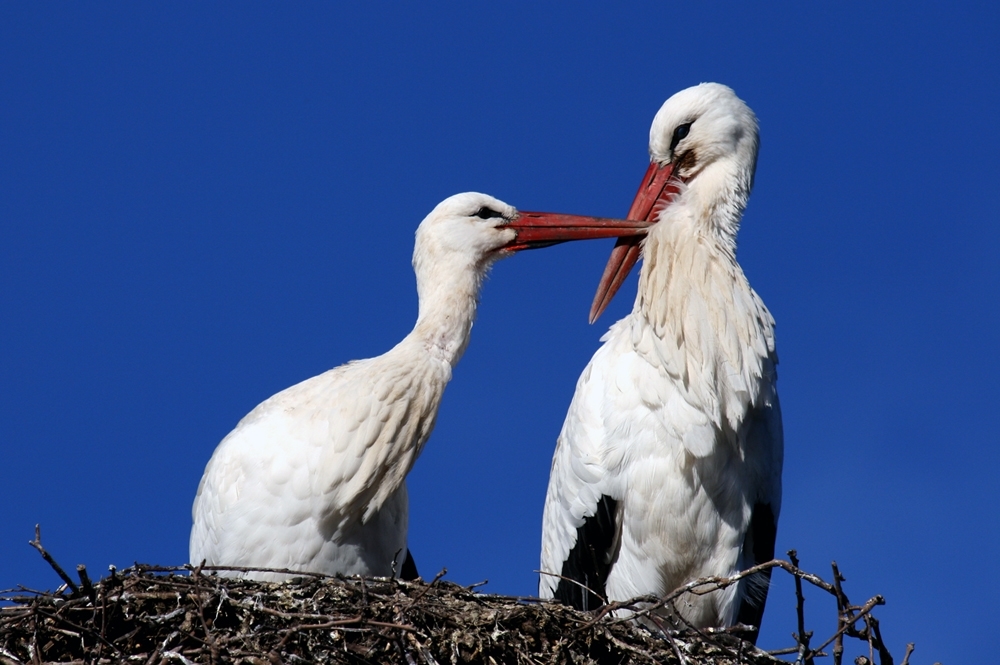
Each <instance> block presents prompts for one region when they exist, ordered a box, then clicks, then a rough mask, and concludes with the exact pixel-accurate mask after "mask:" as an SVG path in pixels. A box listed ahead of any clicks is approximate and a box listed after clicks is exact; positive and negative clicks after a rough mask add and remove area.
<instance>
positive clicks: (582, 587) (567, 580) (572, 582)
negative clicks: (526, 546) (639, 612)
mask: <svg viewBox="0 0 1000 665" xmlns="http://www.w3.org/2000/svg"><path fill="white" fill-rule="evenodd" d="M532 572H535V573H538V574H539V575H548V576H549V577H558V578H559V579H561V580H565V581H566V582H569V583H571V584H575V585H577V586H578V587H580V588H581V589H583V590H584V591H587V592H589V593H592V594H594V595H595V596H597V597H598V598H600V599H601V603H602V604H604V605H607V604H608V599H607V598H605V597H604V596H602V595H601V594H599V593H597V592H596V591H594V590H593V589H591V588H590V587H589V586H587V585H586V584H584V583H582V582H578V581H576V580H574V579H571V578H569V577H565V576H563V575H559V574H557V573H550V572H547V571H544V570H535V571H532Z"/></svg>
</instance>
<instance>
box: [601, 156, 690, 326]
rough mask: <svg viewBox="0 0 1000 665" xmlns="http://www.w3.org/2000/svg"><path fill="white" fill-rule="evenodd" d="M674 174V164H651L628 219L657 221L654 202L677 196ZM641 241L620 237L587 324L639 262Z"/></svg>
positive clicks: (634, 199)
mask: <svg viewBox="0 0 1000 665" xmlns="http://www.w3.org/2000/svg"><path fill="white" fill-rule="evenodd" d="M673 172H674V166H673V164H665V165H663V166H660V165H659V164H657V163H656V162H652V163H650V165H649V168H647V169H646V173H645V174H644V175H643V176H642V182H640V183H639V191H638V192H636V194H635V198H633V199H632V205H631V206H630V207H629V213H628V218H629V219H641V220H644V221H646V222H649V223H650V224H653V223H655V222H656V220H655V219H654V218H655V216H656V214H657V213H658V212H659V209H658V208H657V205H656V204H657V202H661V201H662V202H663V203H664V204H666V203H669V202H670V201H671V200H673V197H674V195H676V194H677V191H678V190H677V187H676V186H675V185H676V183H675V182H673V181H672V180H671V176H672V175H673ZM640 241H641V238H636V237H621V238H619V240H618V242H617V243H616V244H615V247H614V249H613V250H611V256H610V257H609V258H608V264H607V265H606V266H605V267H604V274H603V275H601V281H600V283H599V284H598V285H597V293H596V294H594V302H593V304H591V306H590V322H591V323H593V322H594V321H596V320H597V319H598V318H599V317H600V316H601V314H603V313H604V310H605V309H607V307H608V305H609V304H611V300H612V299H613V298H614V297H615V294H616V293H617V292H618V289H620V288H621V285H622V284H623V283H624V282H625V278H626V277H628V274H629V272H631V270H632V267H633V266H635V264H636V263H637V262H638V261H639V256H640V253H641V252H640V247H639V242H640Z"/></svg>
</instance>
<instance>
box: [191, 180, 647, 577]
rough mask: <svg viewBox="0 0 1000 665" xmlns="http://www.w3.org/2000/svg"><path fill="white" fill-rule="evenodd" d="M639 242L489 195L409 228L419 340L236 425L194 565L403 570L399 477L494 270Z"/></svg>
mask: <svg viewBox="0 0 1000 665" xmlns="http://www.w3.org/2000/svg"><path fill="white" fill-rule="evenodd" d="M591 222H593V224H591ZM635 232H636V225H635V224H634V223H628V224H624V223H620V222H618V221H616V220H610V221H609V220H597V219H595V218H583V217H574V216H567V215H562V216H560V215H548V214H545V213H522V214H519V213H518V212H517V211H516V210H514V208H512V207H511V206H509V205H507V204H505V203H503V202H501V201H498V200H496V199H494V198H492V197H489V196H486V195H483V194H473V193H468V194H459V195H456V196H453V197H451V198H449V199H446V200H445V201H444V202H442V203H441V204H440V205H438V206H437V208H435V210H434V211H433V212H432V213H431V214H430V215H428V217H427V218H426V219H425V220H424V222H423V223H422V224H421V225H420V227H419V229H418V230H417V240H416V246H415V249H414V256H413V267H414V271H415V272H416V276H417V290H418V293H419V298H420V311H419V315H418V318H417V323H416V326H415V327H414V329H413V331H412V332H411V333H410V334H409V335H407V336H406V337H405V338H404V339H403V340H402V341H401V342H400V343H399V344H397V345H396V346H395V347H394V348H393V349H391V350H390V351H389V352H387V353H385V354H384V355H382V356H379V357H377V358H371V359H368V360H361V361H356V362H351V363H348V364H347V365H343V366H341V367H337V368H336V369H332V370H330V371H328V372H325V373H323V374H320V375H319V376H314V377H312V378H311V379H307V380H306V381H303V382H302V383H299V384H297V385H294V386H292V387H290V388H288V389H286V390H283V391H281V392H280V393H278V394H277V395H274V396H273V397H271V398H270V399H267V400H266V401H264V402H263V403H262V404H260V405H259V406H258V407H257V408H255V409H254V410H253V411H251V412H250V413H249V414H248V415H247V416H246V417H245V418H243V420H242V421H240V423H239V424H238V425H237V426H236V428H235V429H234V430H233V431H232V432H231V433H230V434H229V435H228V436H227V437H226V438H225V439H224V440H223V441H222V442H221V443H220V444H219V446H218V447H217V448H216V450H215V453H214V454H213V455H212V459H211V460H210V461H209V463H208V466H207V467H206V469H205V474H204V476H203V477H202V480H201V484H200V485H199V487H198V494H197V496H196V497H195V501H194V507H193V510H192V515H193V518H194V526H193V528H192V530H191V541H190V557H191V562H192V563H194V564H199V563H201V562H203V561H204V562H205V563H207V564H208V565H215V566H237V567H254V568H282V569H291V570H296V571H309V572H320V573H327V574H337V573H340V574H347V575H352V574H357V575H380V576H388V575H392V574H394V573H399V572H401V571H402V572H405V571H404V562H405V560H406V557H407V545H406V542H407V539H406V536H407V517H408V501H407V494H406V484H405V478H406V474H407V473H408V472H409V471H410V469H411V467H412V466H413V463H414V461H415V460H416V458H417V456H418V455H419V454H420V451H421V449H422V448H423V446H424V444H425V443H426V441H427V438H428V437H429V436H430V433H431V430H432V429H433V428H434V422H435V418H436V417H437V410H438V405H439V404H440V403H441V398H442V395H443V393H444V389H445V386H446V385H447V384H448V381H449V380H450V379H451V373H452V368H453V367H454V365H455V364H456V363H457V362H458V360H459V358H460V357H461V355H462V353H463V352H464V351H465V347H466V345H467V344H468V341H469V334H470V331H471V329H472V323H473V321H474V319H475V314H476V306H477V302H478V297H479V288H480V284H481V282H482V279H483V277H484V276H485V274H486V273H487V271H488V270H489V268H490V266H491V265H492V264H493V262H495V261H496V260H497V259H499V258H501V257H502V256H505V255H507V254H508V253H509V252H511V251H514V250H517V249H525V248H528V247H532V246H535V245H536V244H539V245H544V244H552V243H553V242H558V241H562V240H570V239H582V238H587V237H601V236H603V237H607V236H609V235H620V234H622V233H635ZM411 565H412V561H411ZM410 574H411V575H412V576H415V575H416V570H415V569H411V571H410ZM250 576H251V577H255V578H258V579H281V578H282V577H283V576H281V575H278V574H273V573H253V574H252V575H250Z"/></svg>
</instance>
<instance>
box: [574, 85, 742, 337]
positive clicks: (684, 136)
mask: <svg viewBox="0 0 1000 665" xmlns="http://www.w3.org/2000/svg"><path fill="white" fill-rule="evenodd" d="M758 143H759V138H758V129H757V118H756V116H754V114H753V111H751V110H750V108H749V107H748V106H747V105H746V104H745V103H744V102H743V100H741V99H740V98H739V97H737V96H736V93H734V92H733V91H732V89H731V88H729V87H727V86H724V85H721V84H719V83H702V84H700V85H696V86H694V87H691V88H688V89H686V90H681V91H680V92H678V93H677V94H675V95H674V96H673V97H671V98H670V99H668V100H667V101H666V102H664V104H663V106H662V107H660V110H659V112H657V114H656V117H654V118H653V125H652V126H651V127H650V129H649V156H650V164H649V168H648V169H647V170H646V174H645V175H644V176H643V179H642V182H641V183H640V185H639V191H638V193H636V195H635V199H633V201H632V207H631V208H630V209H629V213H628V218H629V219H635V220H644V221H649V222H654V223H655V222H657V221H659V219H660V215H661V212H662V211H663V210H664V208H666V207H667V206H669V205H670V203H671V202H672V201H673V200H674V197H675V195H676V194H677V193H678V192H679V191H680V188H681V187H682V186H686V187H687V188H688V189H689V190H691V193H692V195H693V196H696V197H697V198H698V200H699V201H700V202H701V203H702V204H703V205H704V207H705V214H704V215H702V217H703V218H704V219H705V221H706V222H707V223H713V224H716V225H717V226H718V228H716V229H710V231H713V232H717V233H718V234H720V235H722V236H725V237H726V238H727V239H728V241H730V242H732V243H735V233H736V229H737V227H738V223H739V218H740V215H742V213H743V209H744V208H745V207H746V202H747V198H748V197H749V195H750V188H751V187H752V186H753V176H754V170H755V169H756V166H757V147H758ZM639 241H640V238H624V237H623V238H621V239H619V241H618V243H617V244H616V245H615V248H614V251H613V252H612V254H611V258H610V260H609V261H608V265H607V267H606V268H605V269H604V275H603V276H602V277H601V283H600V285H599V286H598V287H597V295H596V296H595V297H594V304H593V305H592V306H591V310H590V321H591V323H593V322H594V321H596V320H597V317H599V316H600V315H601V313H602V312H603V311H604V309H605V308H606V307H607V306H608V304H609V303H610V302H611V299H612V298H613V297H614V294H615V293H616V292H617V291H618V288H619V287H620V286H621V285H622V282H624V281H625V278H626V277H627V276H628V273H629V271H630V270H631V269H632V266H634V265H635V263H636V261H638V260H639V252H640V249H639Z"/></svg>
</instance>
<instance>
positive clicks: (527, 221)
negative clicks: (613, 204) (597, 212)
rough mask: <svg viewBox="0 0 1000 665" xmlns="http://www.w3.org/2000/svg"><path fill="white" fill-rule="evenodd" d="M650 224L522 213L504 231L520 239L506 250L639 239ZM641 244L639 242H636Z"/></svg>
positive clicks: (627, 220) (513, 250)
mask: <svg viewBox="0 0 1000 665" xmlns="http://www.w3.org/2000/svg"><path fill="white" fill-rule="evenodd" d="M650 226H652V224H651V223H650V222H646V221H637V220H634V219H609V218H607V217H586V216H583V215H563V214H560V213H555V212H528V211H525V210H522V211H520V212H519V213H518V216H517V217H516V218H515V219H514V220H513V221H512V222H510V223H508V224H507V225H505V227H504V228H508V229H514V230H515V231H517V237H516V238H514V240H512V241H511V242H510V243H509V244H507V245H505V246H504V247H503V249H505V250H507V251H509V252H517V251H520V250H522V249H538V248H540V247H548V246H549V245H556V244H558V243H561V242H569V241H571V240H592V239H595V238H624V237H628V238H636V239H638V238H639V237H640V236H642V235H645V234H646V229H647V228H649V227H650ZM636 241H637V242H638V240H636Z"/></svg>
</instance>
